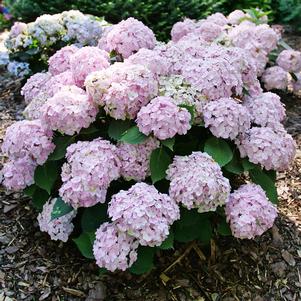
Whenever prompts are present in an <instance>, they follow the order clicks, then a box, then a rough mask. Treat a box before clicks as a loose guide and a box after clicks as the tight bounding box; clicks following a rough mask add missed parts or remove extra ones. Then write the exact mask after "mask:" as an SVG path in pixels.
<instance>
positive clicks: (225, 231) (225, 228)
mask: <svg viewBox="0 0 301 301" xmlns="http://www.w3.org/2000/svg"><path fill="white" fill-rule="evenodd" d="M217 232H218V233H219V234H220V235H222V236H230V235H232V232H231V229H230V226H229V224H228V223H227V222H226V219H224V220H222V221H221V222H220V223H219V224H218V226H217Z"/></svg>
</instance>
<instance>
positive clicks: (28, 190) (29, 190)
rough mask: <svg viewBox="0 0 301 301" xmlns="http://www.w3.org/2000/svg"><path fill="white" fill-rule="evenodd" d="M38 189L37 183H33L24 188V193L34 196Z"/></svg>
mask: <svg viewBox="0 0 301 301" xmlns="http://www.w3.org/2000/svg"><path fill="white" fill-rule="evenodd" d="M36 189H37V186H36V185H35V184H32V185H30V186H28V187H26V188H25V189H24V190H23V192H24V194H25V195H27V196H33V194H34V192H35V191H36Z"/></svg>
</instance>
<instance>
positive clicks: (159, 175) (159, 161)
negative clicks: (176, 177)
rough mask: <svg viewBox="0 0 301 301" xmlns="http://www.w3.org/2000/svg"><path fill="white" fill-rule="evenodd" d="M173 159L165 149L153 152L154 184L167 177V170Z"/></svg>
mask: <svg viewBox="0 0 301 301" xmlns="http://www.w3.org/2000/svg"><path fill="white" fill-rule="evenodd" d="M171 161H172V159H171V157H170V156H169V154H168V153H167V152H166V150H165V149H164V148H157V149H155V150H153V151H152V154H151V158H150V170H151V178H152V182H153V184H154V183H156V182H158V181H160V180H162V179H164V178H165V177H166V170H167V168H168V166H169V164H170V163H171Z"/></svg>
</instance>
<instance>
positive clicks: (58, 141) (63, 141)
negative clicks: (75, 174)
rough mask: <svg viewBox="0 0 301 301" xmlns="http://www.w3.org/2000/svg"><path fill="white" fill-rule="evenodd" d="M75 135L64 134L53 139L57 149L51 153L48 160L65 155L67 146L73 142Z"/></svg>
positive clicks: (58, 158)
mask: <svg viewBox="0 0 301 301" xmlns="http://www.w3.org/2000/svg"><path fill="white" fill-rule="evenodd" d="M74 138H75V137H73V136H62V137H56V138H54V139H53V142H54V144H55V145H56V147H55V150H54V151H53V152H52V153H51V154H50V155H49V157H48V161H56V160H60V159H62V158H64V157H65V155H66V149H67V147H68V146H69V145H70V144H72V143H73V141H74Z"/></svg>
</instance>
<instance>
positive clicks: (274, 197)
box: [249, 167, 278, 204]
mask: <svg viewBox="0 0 301 301" xmlns="http://www.w3.org/2000/svg"><path fill="white" fill-rule="evenodd" d="M249 174H250V177H251V179H252V181H253V182H254V183H256V184H258V185H260V186H261V188H262V189H263V190H264V191H265V192H266V194H267V197H268V198H269V199H270V201H271V202H272V203H274V204H277V202H278V194H277V189H276V186H275V181H273V180H272V179H271V177H270V176H269V175H268V174H267V173H266V172H265V171H264V170H262V169H260V167H256V168H254V169H251V170H250V171H249Z"/></svg>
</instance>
